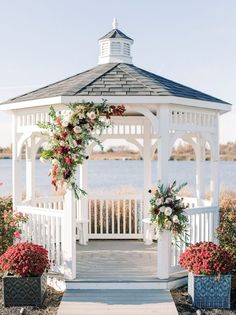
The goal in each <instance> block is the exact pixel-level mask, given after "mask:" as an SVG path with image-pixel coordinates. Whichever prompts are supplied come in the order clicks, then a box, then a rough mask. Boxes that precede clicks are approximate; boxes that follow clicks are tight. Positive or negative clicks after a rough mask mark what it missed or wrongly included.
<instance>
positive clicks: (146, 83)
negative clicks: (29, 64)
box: [4, 63, 229, 104]
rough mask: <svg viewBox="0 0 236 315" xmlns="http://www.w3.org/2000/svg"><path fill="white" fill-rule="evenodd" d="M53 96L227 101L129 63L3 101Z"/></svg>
mask: <svg viewBox="0 0 236 315" xmlns="http://www.w3.org/2000/svg"><path fill="white" fill-rule="evenodd" d="M56 96H85V97H89V96H98V97H99V96H101V98H106V97H107V98H108V99H109V96H136V97H137V96H174V97H180V98H187V99H194V100H201V101H208V102H214V103H221V104H229V103H227V102H225V101H223V100H220V99H218V98H215V97H213V96H210V95H208V94H205V93H202V92H200V91H197V90H194V89H192V88H190V87H187V86H184V85H182V84H179V83H176V82H174V81H171V80H168V79H166V78H163V77H161V76H158V75H156V74H154V73H151V72H148V71H146V70H143V69H141V68H138V67H136V66H134V65H132V64H125V63H106V64H101V65H98V66H96V67H94V68H92V69H90V70H87V71H85V72H82V73H79V74H77V75H74V76H71V77H69V78H66V79H64V80H61V81H59V82H56V83H53V84H50V85H48V86H45V87H43V88H40V89H37V90H35V91H32V92H29V93H26V94H24V95H21V96H18V97H15V98H12V99H10V100H8V101H6V102H4V104H10V103H16V102H17V103H18V102H23V101H30V100H37V99H43V98H50V97H56Z"/></svg>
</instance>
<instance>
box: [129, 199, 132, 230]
mask: <svg viewBox="0 0 236 315" xmlns="http://www.w3.org/2000/svg"><path fill="white" fill-rule="evenodd" d="M131 213H132V203H131V199H129V234H132V226H131V223H132V221H131V219H132V217H131Z"/></svg>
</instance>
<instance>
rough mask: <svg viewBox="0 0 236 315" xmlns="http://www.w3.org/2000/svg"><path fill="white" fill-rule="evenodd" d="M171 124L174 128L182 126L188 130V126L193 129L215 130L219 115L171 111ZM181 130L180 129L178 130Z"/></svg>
mask: <svg viewBox="0 0 236 315" xmlns="http://www.w3.org/2000/svg"><path fill="white" fill-rule="evenodd" d="M170 117H171V120H170V123H171V125H172V126H176V127H177V128H178V126H181V128H186V125H187V126H189V127H192V128H197V127H203V128H210V129H211V128H214V127H215V125H216V121H217V115H216V114H215V113H213V114H212V113H209V112H205V113H203V112H199V111H191V110H182V109H177V110H173V109H171V110H170ZM178 129H179V128H178Z"/></svg>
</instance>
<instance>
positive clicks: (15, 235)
mask: <svg viewBox="0 0 236 315" xmlns="http://www.w3.org/2000/svg"><path fill="white" fill-rule="evenodd" d="M14 237H15V238H18V239H19V240H21V236H20V233H19V231H17V230H16V231H15V232H14Z"/></svg>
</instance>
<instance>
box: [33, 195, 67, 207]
mask: <svg viewBox="0 0 236 315" xmlns="http://www.w3.org/2000/svg"><path fill="white" fill-rule="evenodd" d="M34 205H35V206H36V207H38V208H45V209H59V210H63V208H64V197H63V196H50V197H38V198H36V199H35V201H34Z"/></svg>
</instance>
